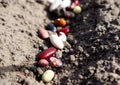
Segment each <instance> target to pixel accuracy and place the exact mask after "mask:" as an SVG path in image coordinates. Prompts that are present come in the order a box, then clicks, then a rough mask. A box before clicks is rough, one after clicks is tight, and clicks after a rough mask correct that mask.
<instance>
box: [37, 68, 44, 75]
mask: <svg viewBox="0 0 120 85" xmlns="http://www.w3.org/2000/svg"><path fill="white" fill-rule="evenodd" d="M37 71H38V73H39V75H42V74H43V70H42V69H41V68H39V67H38V68H37Z"/></svg>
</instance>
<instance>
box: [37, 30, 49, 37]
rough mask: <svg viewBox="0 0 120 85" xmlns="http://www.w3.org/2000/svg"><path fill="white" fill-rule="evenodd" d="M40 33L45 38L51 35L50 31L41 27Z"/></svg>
mask: <svg viewBox="0 0 120 85" xmlns="http://www.w3.org/2000/svg"><path fill="white" fill-rule="evenodd" d="M38 35H39V36H40V37H41V38H43V39H47V38H48V37H49V34H48V31H47V30H45V29H39V30H38Z"/></svg>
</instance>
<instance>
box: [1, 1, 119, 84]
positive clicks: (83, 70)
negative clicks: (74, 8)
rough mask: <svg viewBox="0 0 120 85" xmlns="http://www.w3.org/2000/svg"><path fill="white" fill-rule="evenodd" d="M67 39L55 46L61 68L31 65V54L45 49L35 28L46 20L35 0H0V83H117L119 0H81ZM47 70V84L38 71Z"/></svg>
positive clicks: (47, 14) (33, 63) (45, 46)
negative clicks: (49, 78) (50, 77)
mask: <svg viewBox="0 0 120 85" xmlns="http://www.w3.org/2000/svg"><path fill="white" fill-rule="evenodd" d="M81 7H82V8H83V11H82V13H81V14H79V15H76V17H75V18H74V19H71V20H70V21H71V22H72V23H71V24H70V25H69V26H70V33H69V34H68V35H67V40H68V42H69V43H70V44H71V46H72V47H71V48H66V47H65V48H64V49H63V50H58V52H57V53H56V57H58V58H61V59H62V61H63V63H64V64H63V67H61V68H52V67H50V66H48V67H38V66H36V64H35V63H36V55H37V54H38V53H39V52H42V51H43V50H45V49H47V48H48V47H50V43H49V41H47V42H46V41H45V40H42V39H40V38H39V37H38V35H37V30H38V29H40V28H45V25H47V24H48V23H50V21H51V19H50V18H49V16H51V15H52V14H49V13H48V12H47V11H46V10H45V9H47V8H48V7H46V6H45V5H43V4H40V3H38V2H37V1H35V0H0V85H120V0H81ZM47 69H52V70H53V71H54V72H55V77H54V79H53V80H52V81H51V82H50V83H46V84H45V83H43V82H42V81H41V74H42V73H43V72H44V71H45V70H47Z"/></svg>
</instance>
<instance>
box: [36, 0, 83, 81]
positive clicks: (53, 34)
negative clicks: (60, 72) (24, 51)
mask: <svg viewBox="0 0 120 85" xmlns="http://www.w3.org/2000/svg"><path fill="white" fill-rule="evenodd" d="M76 2H77V4H76ZM78 3H79V0H74V2H73V3H72V4H71V7H72V10H73V12H74V13H75V14H79V13H80V12H81V7H80V6H79V4H78ZM68 15H69V14H68ZM69 17H70V16H69ZM67 18H68V17H67ZM66 25H67V21H66V20H65V19H64V18H57V19H55V20H54V21H53V22H52V23H50V24H48V26H47V29H39V31H38V34H39V36H40V37H41V38H42V39H47V38H49V40H50V42H51V44H52V45H53V47H52V46H51V47H50V48H48V49H46V50H44V51H43V52H41V53H40V54H39V55H38V56H37V58H38V59H39V61H38V65H40V66H43V67H45V66H48V65H51V66H52V67H61V66H62V64H63V63H62V61H61V60H60V59H58V58H56V57H54V54H55V53H56V52H57V49H63V48H64V46H65V43H66V41H67V36H66V34H67V33H69V32H70V29H69V27H67V26H66ZM57 27H60V28H59V29H57ZM54 74H55V73H54V72H53V71H52V70H50V69H49V70H46V71H45V72H44V73H43V75H42V80H43V82H50V81H51V80H52V79H53V77H54Z"/></svg>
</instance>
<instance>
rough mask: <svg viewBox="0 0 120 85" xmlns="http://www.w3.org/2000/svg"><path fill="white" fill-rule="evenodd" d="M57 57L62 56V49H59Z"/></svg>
mask: <svg viewBox="0 0 120 85" xmlns="http://www.w3.org/2000/svg"><path fill="white" fill-rule="evenodd" d="M56 57H57V58H62V51H61V50H58V51H57V52H56Z"/></svg>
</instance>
